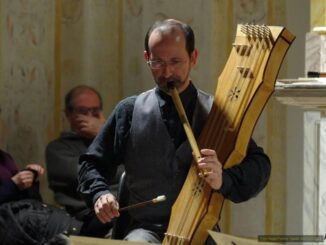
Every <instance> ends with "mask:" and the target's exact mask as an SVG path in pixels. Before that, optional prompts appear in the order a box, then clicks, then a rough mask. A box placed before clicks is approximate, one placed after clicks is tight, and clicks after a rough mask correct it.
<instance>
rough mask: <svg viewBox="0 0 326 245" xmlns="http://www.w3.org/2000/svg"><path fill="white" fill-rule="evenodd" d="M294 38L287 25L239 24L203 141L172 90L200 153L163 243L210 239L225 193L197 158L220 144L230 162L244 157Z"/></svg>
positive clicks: (219, 152)
mask: <svg viewBox="0 0 326 245" xmlns="http://www.w3.org/2000/svg"><path fill="white" fill-rule="evenodd" d="M294 39H295V36H294V35H292V34H291V33H290V32H289V31H288V30H287V29H285V28H284V27H277V26H258V25H238V27H237V33H236V37H235V43H234V44H233V48H232V50H231V54H230V56H229V59H228V61H227V63H226V66H225V67H224V70H223V72H222V73H221V75H220V77H219V78H218V81H217V88H216V93H215V98H214V103H213V106H212V109H211V111H210V113H209V115H208V119H207V121H206V124H205V126H204V128H203V130H202V132H201V134H200V136H199V139H198V141H197V142H194V138H193V136H191V132H189V131H191V128H190V126H189V123H188V120H187V119H184V118H185V114H184V115H182V110H183V108H180V104H181V107H182V103H181V102H180V101H179V99H180V98H179V97H178V92H177V90H176V89H173V90H172V97H173V100H174V102H175V104H176V107H177V110H178V113H179V115H180V119H181V121H182V123H183V125H184V128H185V131H186V134H187V136H188V140H189V142H190V145H191V147H192V150H193V152H194V156H195V157H194V161H193V162H192V165H191V167H190V170H189V173H188V175H187V179H186V181H185V183H184V185H183V188H182V190H181V192H180V194H179V196H178V198H177V200H176V202H175V203H174V205H173V207H172V213H171V217H170V222H169V226H168V230H167V232H166V234H165V237H164V241H163V244H169V245H172V244H194V245H197V244H204V242H205V241H206V239H207V237H208V230H210V229H212V228H213V227H214V225H216V224H217V223H218V221H219V217H220V214H221V211H222V207H223V201H224V197H223V196H222V195H221V194H219V193H218V192H214V191H213V190H212V189H211V187H210V186H209V185H208V184H207V183H206V182H205V180H204V179H203V178H201V177H199V175H200V174H199V173H198V168H197V164H196V159H197V158H198V157H200V156H198V154H200V153H199V149H202V148H210V149H214V150H215V151H216V153H217V156H218V159H219V160H220V162H221V163H222V164H223V167H224V168H229V167H232V166H234V165H236V164H239V163H241V161H242V160H243V158H244V157H245V155H246V151H247V147H248V144H249V140H250V137H251V135H252V131H253V129H254V126H255V124H256V122H257V120H258V118H259V116H260V114H261V112H262V110H263V108H264V106H265V105H266V103H267V101H268V99H269V97H270V96H271V94H272V93H273V91H274V86H275V81H276V77H277V74H278V72H279V69H280V66H281V63H282V61H283V58H284V56H285V54H286V52H287V50H288V48H289V47H290V45H291V43H292V42H293V40H294ZM178 101H179V102H178ZM178 104H179V105H178ZM188 134H190V136H189V135H188ZM197 144H198V146H197ZM201 174H202V173H201Z"/></svg>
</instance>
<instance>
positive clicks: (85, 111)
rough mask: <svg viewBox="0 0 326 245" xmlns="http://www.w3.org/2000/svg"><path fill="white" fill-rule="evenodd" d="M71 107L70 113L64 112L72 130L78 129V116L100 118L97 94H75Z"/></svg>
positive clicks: (88, 92)
mask: <svg viewBox="0 0 326 245" xmlns="http://www.w3.org/2000/svg"><path fill="white" fill-rule="evenodd" d="M72 105H73V110H72V112H70V111H67V110H66V111H65V112H66V116H67V119H68V121H69V123H70V127H71V129H72V130H75V129H77V128H78V126H79V125H78V124H79V123H80V120H78V117H79V116H80V115H87V116H91V117H97V118H99V117H100V113H101V108H100V99H99V98H98V96H97V94H96V93H94V92H93V91H91V90H85V91H81V92H77V93H76V94H75V95H74V96H73V100H72Z"/></svg>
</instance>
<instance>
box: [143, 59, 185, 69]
mask: <svg viewBox="0 0 326 245" xmlns="http://www.w3.org/2000/svg"><path fill="white" fill-rule="evenodd" d="M146 63H147V64H148V65H149V67H150V68H151V69H154V70H158V69H163V68H165V67H167V66H169V67H171V68H173V69H178V68H181V67H182V65H183V64H184V63H185V61H184V60H172V61H169V62H165V61H162V60H148V61H147V62H146Z"/></svg>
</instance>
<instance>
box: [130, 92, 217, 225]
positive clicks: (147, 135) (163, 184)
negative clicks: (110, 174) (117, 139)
mask: <svg viewBox="0 0 326 245" xmlns="http://www.w3.org/2000/svg"><path fill="white" fill-rule="evenodd" d="M212 103H213V97H212V96H210V95H208V94H206V93H204V92H202V91H200V90H198V96H197V102H196V107H195V110H194V114H193V119H192V129H193V131H194V134H195V137H196V138H197V137H198V136H199V134H200V131H201V129H202V128H203V126H204V123H205V121H206V118H207V116H208V113H209V111H210V109H211V106H212ZM126 153H127V154H126V156H125V168H126V181H127V187H128V189H129V192H130V199H129V204H130V205H131V204H135V203H140V202H143V201H147V200H151V199H153V198H156V197H157V196H160V195H165V196H166V201H164V202H161V203H158V204H154V205H153V204H150V205H146V206H143V207H141V208H136V209H133V210H130V211H129V213H130V215H131V216H132V217H133V218H134V219H135V220H138V221H140V222H145V223H168V221H169V217H170V212H171V207H172V205H173V203H174V202H175V200H176V198H177V197H178V194H179V192H180V190H181V188H182V186H183V183H184V181H185V179H186V177H187V174H188V171H189V168H190V164H191V162H192V150H191V147H190V144H189V142H188V141H187V140H186V141H185V142H183V143H182V144H181V145H180V146H179V148H178V149H175V146H174V144H173V142H172V140H171V138H170V136H169V133H168V130H167V128H166V126H165V124H164V122H163V120H162V117H161V112H160V108H159V105H158V100H157V98H156V95H155V90H154V89H152V90H149V91H147V92H144V93H142V94H140V95H139V96H138V97H137V99H136V102H135V107H134V111H133V117H132V123H131V128H130V137H129V140H128V144H127V150H126Z"/></svg>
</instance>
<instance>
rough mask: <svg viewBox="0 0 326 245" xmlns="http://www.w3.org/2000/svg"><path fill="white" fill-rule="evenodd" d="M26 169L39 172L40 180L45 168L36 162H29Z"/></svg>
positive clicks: (37, 177)
mask: <svg viewBox="0 0 326 245" xmlns="http://www.w3.org/2000/svg"><path fill="white" fill-rule="evenodd" d="M26 169H31V170H34V171H36V172H37V176H36V180H38V179H39V178H40V177H41V176H42V175H43V174H44V168H43V167H42V166H41V165H38V164H35V163H30V164H27V165H26Z"/></svg>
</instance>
